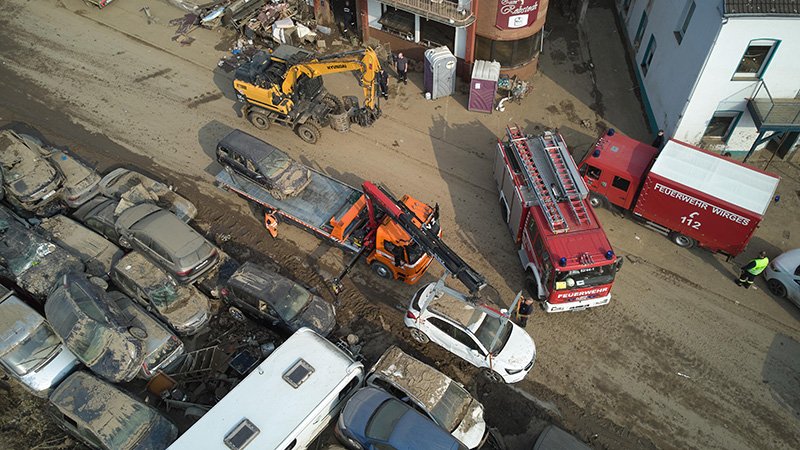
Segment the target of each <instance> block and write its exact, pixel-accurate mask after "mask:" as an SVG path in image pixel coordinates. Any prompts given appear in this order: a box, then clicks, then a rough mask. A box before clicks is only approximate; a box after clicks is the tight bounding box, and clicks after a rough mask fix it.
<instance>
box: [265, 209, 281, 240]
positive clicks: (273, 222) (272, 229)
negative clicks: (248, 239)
mask: <svg viewBox="0 0 800 450" xmlns="http://www.w3.org/2000/svg"><path fill="white" fill-rule="evenodd" d="M264 226H265V227H266V228H267V231H269V234H271V235H272V237H274V238H276V237H278V219H276V218H275V216H273V215H272V214H264Z"/></svg>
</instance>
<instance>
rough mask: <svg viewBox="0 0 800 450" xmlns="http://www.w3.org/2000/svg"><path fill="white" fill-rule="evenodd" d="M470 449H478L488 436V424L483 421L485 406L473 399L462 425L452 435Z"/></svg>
mask: <svg viewBox="0 0 800 450" xmlns="http://www.w3.org/2000/svg"><path fill="white" fill-rule="evenodd" d="M451 434H452V435H453V437H455V438H456V439H458V440H459V441H461V443H462V444H464V445H466V446H467V447H469V448H476V447H477V446H478V445H479V444H480V443H481V440H482V439H483V435H484V434H486V422H485V421H484V419H483V405H481V404H480V403H479V402H478V401H477V400H475V399H472V400H471V401H470V403H469V406H467V408H466V414H465V415H464V417H463V419H462V420H461V423H460V424H458V427H456V429H455V430H453V432H452V433H451Z"/></svg>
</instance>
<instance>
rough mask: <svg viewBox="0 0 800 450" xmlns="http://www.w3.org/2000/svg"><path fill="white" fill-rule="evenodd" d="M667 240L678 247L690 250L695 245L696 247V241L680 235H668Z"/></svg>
mask: <svg viewBox="0 0 800 450" xmlns="http://www.w3.org/2000/svg"><path fill="white" fill-rule="evenodd" d="M669 238H670V240H671V241H672V242H674V243H675V245H677V246H678V247H683V248H692V247H694V246H695V245H697V241H695V240H694V239H692V238H690V237H689V236H684V235H682V234H680V233H670V235H669Z"/></svg>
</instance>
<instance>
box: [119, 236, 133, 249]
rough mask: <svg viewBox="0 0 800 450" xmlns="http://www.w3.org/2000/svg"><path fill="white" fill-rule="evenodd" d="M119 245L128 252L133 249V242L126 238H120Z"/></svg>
mask: <svg viewBox="0 0 800 450" xmlns="http://www.w3.org/2000/svg"><path fill="white" fill-rule="evenodd" d="M119 245H120V247H123V248H126V249H128V250H130V249H131V242H130V241H129V240H128V238H126V237H125V236H120V237H119Z"/></svg>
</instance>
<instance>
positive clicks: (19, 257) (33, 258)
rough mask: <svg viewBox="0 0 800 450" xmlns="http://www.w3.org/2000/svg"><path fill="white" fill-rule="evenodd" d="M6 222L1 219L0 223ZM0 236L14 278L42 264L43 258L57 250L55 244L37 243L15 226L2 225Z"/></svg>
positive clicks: (0, 226)
mask: <svg viewBox="0 0 800 450" xmlns="http://www.w3.org/2000/svg"><path fill="white" fill-rule="evenodd" d="M5 220H6V219H0V222H2V221H5ZM0 235H2V236H3V239H2V244H0V245H2V246H4V247H6V248H5V249H3V251H2V253H3V254H4V256H5V259H6V264H7V265H8V269H9V270H10V271H11V273H13V274H14V276H20V275H22V274H23V273H25V271H26V270H28V269H30V268H31V267H33V266H35V265H37V264H40V263H41V262H42V258H44V257H46V256H47V255H49V254H50V253H53V252H54V251H55V250H56V246H55V244H52V243H49V242H37V241H36V240H35V239H32V238H31V236H30V235H29V234H28V233H26V232H24V231H22V230H19V229H17V228H16V227H14V226H8V223H5V224H3V223H0ZM12 245H13V246H12Z"/></svg>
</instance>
